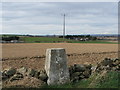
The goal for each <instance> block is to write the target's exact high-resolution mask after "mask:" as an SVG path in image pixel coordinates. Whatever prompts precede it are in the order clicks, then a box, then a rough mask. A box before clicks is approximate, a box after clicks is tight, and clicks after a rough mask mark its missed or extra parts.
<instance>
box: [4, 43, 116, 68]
mask: <svg viewBox="0 0 120 90" xmlns="http://www.w3.org/2000/svg"><path fill="white" fill-rule="evenodd" d="M47 48H65V49H66V53H67V57H68V65H73V64H75V63H77V64H87V63H89V64H90V63H91V64H96V63H98V62H100V61H102V60H103V59H104V58H118V44H90V43H86V44H82V43H16V44H2V67H3V69H4V68H7V67H14V68H20V67H21V66H24V67H30V68H34V69H42V68H44V63H45V53H46V49H47Z"/></svg>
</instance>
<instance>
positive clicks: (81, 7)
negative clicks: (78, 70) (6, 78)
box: [0, 2, 118, 35]
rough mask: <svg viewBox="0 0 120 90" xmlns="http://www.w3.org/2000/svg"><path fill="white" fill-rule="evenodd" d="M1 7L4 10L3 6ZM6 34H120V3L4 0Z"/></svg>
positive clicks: (3, 31)
mask: <svg viewBox="0 0 120 90" xmlns="http://www.w3.org/2000/svg"><path fill="white" fill-rule="evenodd" d="M0 10H1V9H0ZM2 13H3V17H2V18H3V25H2V26H3V29H2V33H4V34H36V35H54V34H55V35H61V34H62V29H63V13H66V34H117V33H118V3H117V2H66V3H65V2H57V3H54V2H46V3H40V2H37V3H33V2H31V3H30V2H27V3H25V2H22V3H19V2H17V3H15V2H13V3H10V2H4V3H2Z"/></svg>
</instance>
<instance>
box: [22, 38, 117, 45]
mask: <svg viewBox="0 0 120 90" xmlns="http://www.w3.org/2000/svg"><path fill="white" fill-rule="evenodd" d="M21 40H23V41H25V43H57V42H68V43H100V44H117V43H114V42H108V41H100V40H96V41H76V40H69V39H63V38H57V37H21Z"/></svg>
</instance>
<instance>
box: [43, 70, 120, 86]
mask: <svg viewBox="0 0 120 90" xmlns="http://www.w3.org/2000/svg"><path fill="white" fill-rule="evenodd" d="M118 74H120V72H117V71H110V72H108V73H106V74H105V75H103V76H101V74H98V73H95V74H93V75H91V77H90V78H88V79H83V80H81V81H79V82H76V83H69V84H64V85H53V86H43V87H42V88H119V87H118V86H120V83H119V82H118V76H119V75H118ZM118 84H119V85H118Z"/></svg>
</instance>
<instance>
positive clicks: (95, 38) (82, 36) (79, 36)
mask: <svg viewBox="0 0 120 90" xmlns="http://www.w3.org/2000/svg"><path fill="white" fill-rule="evenodd" d="M59 38H63V36H59ZM65 38H66V39H76V38H77V39H88V40H97V37H95V36H90V35H66V36H65Z"/></svg>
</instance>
